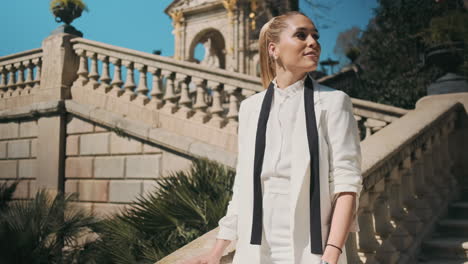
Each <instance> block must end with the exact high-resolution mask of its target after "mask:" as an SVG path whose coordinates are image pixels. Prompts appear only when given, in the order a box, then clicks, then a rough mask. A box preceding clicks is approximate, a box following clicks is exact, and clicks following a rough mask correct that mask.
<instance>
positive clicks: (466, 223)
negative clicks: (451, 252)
mask: <svg viewBox="0 0 468 264" xmlns="http://www.w3.org/2000/svg"><path fill="white" fill-rule="evenodd" d="M437 231H438V233H439V234H442V235H447V236H453V237H468V219H442V220H440V221H439V222H438V223H437Z"/></svg>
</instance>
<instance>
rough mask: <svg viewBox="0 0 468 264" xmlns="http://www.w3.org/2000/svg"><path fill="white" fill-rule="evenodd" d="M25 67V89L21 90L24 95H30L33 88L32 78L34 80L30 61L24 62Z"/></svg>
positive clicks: (32, 65) (32, 66)
mask: <svg viewBox="0 0 468 264" xmlns="http://www.w3.org/2000/svg"><path fill="white" fill-rule="evenodd" d="M25 64H26V65H25V67H26V68H27V69H28V71H27V74H26V81H25V84H26V86H25V88H24V90H23V93H24V94H30V93H31V89H32V88H33V82H34V80H33V78H34V64H33V62H32V61H31V60H28V61H26V62H25Z"/></svg>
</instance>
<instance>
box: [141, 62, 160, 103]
mask: <svg viewBox="0 0 468 264" xmlns="http://www.w3.org/2000/svg"><path fill="white" fill-rule="evenodd" d="M148 70H149V72H150V73H151V75H152V78H153V80H152V87H151V99H150V101H149V102H148V104H146V105H145V107H147V108H148V109H152V110H156V109H159V108H161V107H162V106H163V100H162V97H163V92H162V90H161V88H162V80H161V70H159V69H156V68H153V67H149V69H148Z"/></svg>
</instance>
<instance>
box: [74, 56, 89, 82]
mask: <svg viewBox="0 0 468 264" xmlns="http://www.w3.org/2000/svg"><path fill="white" fill-rule="evenodd" d="M76 54H77V55H78V56H79V57H80V65H79V66H78V72H77V74H78V80H77V81H78V82H79V84H81V85H82V86H83V85H85V84H86V83H87V82H88V58H87V57H86V52H85V51H84V50H83V49H77V50H76Z"/></svg>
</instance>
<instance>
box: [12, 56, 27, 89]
mask: <svg viewBox="0 0 468 264" xmlns="http://www.w3.org/2000/svg"><path fill="white" fill-rule="evenodd" d="M14 66H15V68H16V69H17V73H18V76H17V79H16V89H15V90H14V91H13V93H12V94H11V95H12V96H20V95H21V93H22V91H23V89H24V86H25V85H24V65H23V64H22V63H21V62H17V63H15V64H14Z"/></svg>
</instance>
